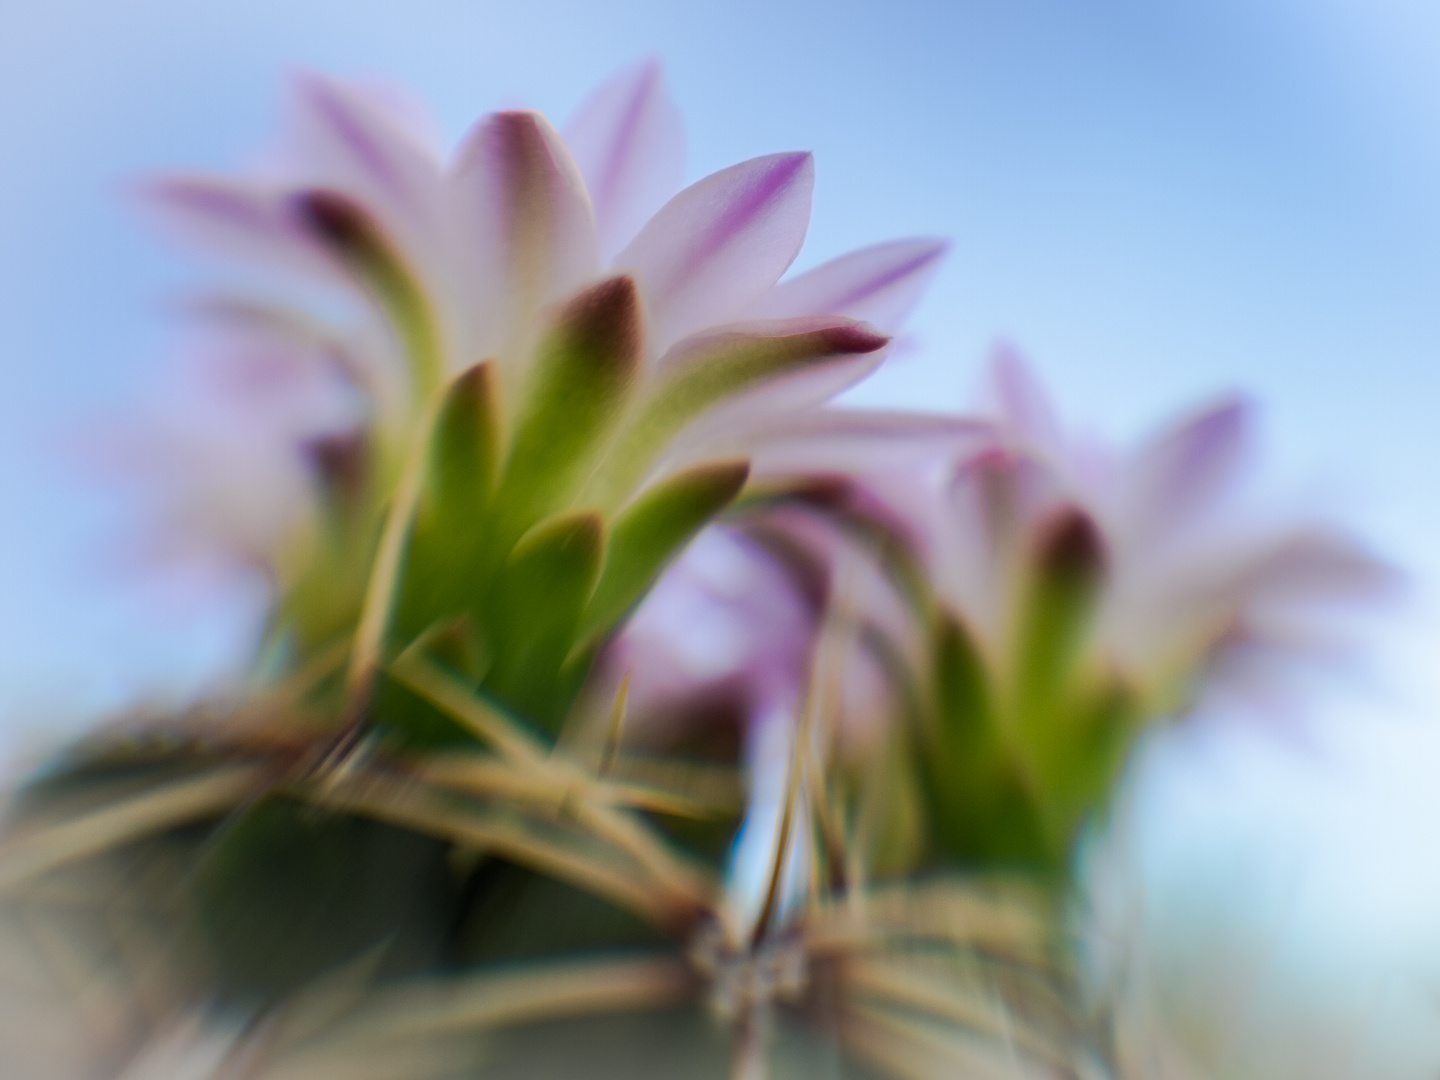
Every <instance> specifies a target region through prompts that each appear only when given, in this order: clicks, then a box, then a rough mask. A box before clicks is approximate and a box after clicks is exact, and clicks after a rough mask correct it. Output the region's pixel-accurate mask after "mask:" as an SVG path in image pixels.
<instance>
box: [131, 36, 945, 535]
mask: <svg viewBox="0 0 1440 1080" xmlns="http://www.w3.org/2000/svg"><path fill="white" fill-rule="evenodd" d="M682 155H683V148H682V145H681V139H680V129H679V120H678V116H677V114H676V110H675V107H674V105H673V103H672V102H671V101H670V99H669V97H668V95H667V94H666V92H665V89H664V85H663V80H662V77H661V73H660V70H659V67H658V65H656V64H654V63H646V64H642V65H639V66H637V67H635V68H632V69H630V70H628V71H625V72H623V73H621V74H620V75H619V76H617V77H616V78H614V79H612V80H611V81H610V82H608V83H606V84H605V85H603V86H602V87H601V88H600V89H599V90H598V91H596V93H595V94H594V95H592V97H591V98H590V99H589V100H588V101H587V102H586V103H584V104H583V105H582V106H581V107H580V109H579V110H578V111H577V113H576V116H575V118H574V120H573V121H572V123H571V125H570V127H569V128H568V129H567V133H566V137H565V138H563V139H562V137H561V135H560V134H559V133H558V132H557V131H556V130H555V129H554V128H553V127H552V126H551V125H550V123H549V122H548V121H547V120H546V119H545V118H544V117H543V116H541V115H540V114H539V113H534V112H525V111H511V112H501V113H494V114H491V115H489V116H487V117H485V118H483V119H482V120H481V121H480V122H479V123H478V124H477V125H476V126H475V127H474V128H473V129H472V131H471V132H470V133H469V134H468V135H467V136H466V137H465V138H464V139H463V140H462V142H461V144H460V146H459V147H458V149H457V150H456V152H455V153H454V154H453V155H452V156H451V158H450V159H449V161H448V162H447V161H445V160H443V159H442V157H441V155H440V153H439V152H438V151H437V149H436V147H435V146H434V145H433V143H432V142H431V141H429V140H428V139H427V138H426V137H425V136H424V134H423V131H422V128H421V126H420V125H417V124H416V123H414V122H413V121H411V120H409V119H407V118H406V117H405V116H402V115H401V110H400V109H399V108H398V107H397V106H396V104H395V101H394V100H393V99H392V98H391V97H386V96H382V95H380V94H379V93H377V92H376V91H374V90H373V89H367V88H364V87H361V86H359V85H353V84H344V83H340V82H336V81H333V80H329V79H325V78H322V77H319V76H309V77H306V78H304V79H302V80H300V81H299V83H298V84H297V86H296V93H295V96H294V102H293V107H292V115H291V123H290V131H289V135H288V137H287V139H286V140H285V141H284V142H283V144H282V145H281V146H280V147H279V148H278V150H276V151H275V152H274V153H273V154H272V155H271V156H270V158H269V159H268V162H267V164H266V166H265V167H264V168H263V169H261V170H259V171H257V172H256V173H255V174H254V175H253V176H250V177H247V178H241V179H233V178H219V177H198V176H191V177H173V178H170V179H167V180H163V181H160V182H158V183H155V184H153V185H152V186H151V188H150V200H151V202H152V204H153V205H155V206H156V207H158V208H159V209H160V210H161V211H162V213H163V215H164V216H165V218H166V219H168V220H169V221H171V222H172V223H174V224H176V225H178V226H180V227H181V228H182V230H183V231H184V232H185V233H186V234H187V235H189V236H190V237H191V238H193V239H195V240H198V241H199V242H201V244H202V245H204V246H206V247H208V248H210V249H212V250H214V251H216V252H218V253H222V254H224V255H227V256H229V257H231V258H238V259H240V260H242V261H245V262H249V263H254V264H259V265H261V266H263V267H266V268H270V269H274V268H277V267H278V268H283V269H284V270H286V271H288V272H289V273H291V274H292V275H294V276H297V277H299V278H300V279H302V280H305V281H309V282H312V283H318V284H319V285H320V286H321V287H322V290H328V292H329V294H331V297H332V300H333V297H334V296H335V295H338V296H339V298H340V299H341V301H343V302H344V303H343V304H342V307H344V306H346V305H348V306H349V308H350V315H351V316H354V315H356V314H358V315H359V317H360V318H361V321H362V322H363V323H368V324H369V326H370V328H371V329H370V332H369V334H368V337H369V338H370V339H372V340H376V341H379V342H380V343H381V345H380V347H379V348H374V347H371V348H367V349H364V350H360V351H357V353H356V354H355V355H354V356H353V357H352V358H351V365H352V368H353V370H354V372H355V375H356V378H357V380H358V381H359V382H360V388H361V390H362V391H363V392H364V394H365V395H366V397H367V398H368V399H369V400H370V401H371V402H372V406H371V407H372V409H373V412H374V416H375V423H376V426H377V428H378V429H379V430H380V431H381V432H382V433H384V432H387V431H388V432H398V431H403V430H406V429H407V426H408V424H409V423H410V420H409V418H411V417H413V415H414V414H415V411H416V410H417V409H418V408H419V407H420V406H421V405H423V404H424V403H425V401H426V400H428V398H429V396H430V395H431V393H432V392H433V390H434V389H435V387H437V386H438V385H439V383H440V382H441V381H442V380H443V379H444V378H446V377H447V375H448V374H450V373H453V372H458V371H460V370H462V369H464V368H466V367H468V366H469V365H471V364H473V363H474V362H476V361H477V360H481V359H485V358H494V359H495V361H496V364H497V368H498V373H499V377H500V378H499V381H500V384H501V391H502V397H503V399H504V402H505V405H506V409H505V411H506V413H507V420H508V421H513V419H514V416H515V414H516V411H517V410H518V409H520V408H522V407H523V404H522V403H523V400H524V397H525V395H526V394H527V392H529V390H530V389H531V384H532V381H533V354H534V348H535V345H536V342H537V341H538V340H539V338H540V335H541V334H542V333H543V332H544V331H545V329H546V326H547V325H548V323H549V321H550V319H551V318H552V317H553V313H554V312H555V310H556V309H557V306H558V305H560V304H562V303H563V302H565V301H567V300H568V299H569V298H571V297H572V296H574V295H575V294H576V293H577V292H579V291H580V290H582V289H584V288H586V287H587V286H590V285H592V284H594V283H596V282H597V281H599V280H601V279H603V278H604V277H605V276H606V275H607V274H613V273H624V274H627V275H629V276H631V277H632V278H633V279H634V281H635V282H636V283H637V285H638V288H639V294H640V302H641V306H642V309H643V312H644V322H645V348H644V351H645V360H644V364H643V370H642V372H641V373H640V379H641V382H642V383H643V388H642V389H641V390H640V391H639V392H638V393H636V394H635V395H632V396H633V397H634V398H635V399H636V400H637V401H638V400H645V399H654V398H656V397H658V396H662V395H665V394H670V395H672V396H673V397H676V398H677V399H678V398H679V397H682V396H683V393H682V394H676V386H677V384H680V383H682V382H684V381H685V377H686V376H688V375H690V374H693V373H696V372H699V371H702V370H705V369H710V370H714V371H717V372H720V371H722V369H723V370H726V371H728V374H725V375H722V376H721V378H723V379H728V380H729V382H728V383H727V384H726V385H725V386H724V387H723V389H724V390H725V391H726V393H725V394H722V395H716V394H714V393H713V392H710V393H711V397H712V398H716V399H717V400H706V401H705V402H704V405H705V406H706V407H705V408H699V409H694V410H692V411H691V413H687V414H683V415H680V414H677V416H676V418H675V421H674V424H673V427H674V428H675V430H673V431H665V432H661V433H660V434H661V435H663V436H664V437H663V438H660V439H659V442H660V443H662V444H664V443H668V442H669V440H670V438H671V437H672V436H674V435H677V434H678V435H681V436H682V439H681V440H680V442H681V444H683V445H686V446H689V447H690V450H689V451H687V452H688V453H689V455H690V456H691V457H693V456H695V452H694V446H695V443H696V439H697V437H700V436H702V435H703V433H704V432H706V431H710V430H713V429H714V427H715V424H717V423H719V424H720V427H721V428H722V429H723V426H724V425H723V422H721V421H722V420H723V415H722V416H720V417H709V418H707V417H706V416H704V415H702V414H704V413H706V412H707V410H708V411H711V412H714V411H716V410H713V409H710V406H713V405H717V404H718V403H719V402H718V397H724V396H734V395H737V394H738V398H737V399H736V401H735V402H733V403H732V404H731V405H730V407H729V409H730V411H733V410H735V409H743V410H745V411H746V412H749V413H752V414H763V413H768V414H774V413H775V412H776V411H777V410H781V409H793V408H796V407H799V406H804V405H809V404H813V403H815V402H818V401H822V400H824V399H825V398H827V397H829V396H831V395H833V394H834V393H836V392H838V391H839V390H841V389H843V388H844V387H845V386H847V385H849V384H850V383H853V382H854V381H855V380H856V379H858V378H861V377H862V376H864V375H865V374H866V373H867V372H869V371H870V370H872V369H873V368H874V366H875V365H876V364H877V363H878V362H879V360H880V357H881V353H880V351H879V347H880V346H881V345H883V343H884V341H885V339H884V338H883V337H881V336H880V334H879V333H877V331H881V332H883V331H887V330H888V329H889V328H890V327H892V326H893V325H894V323H895V322H896V321H897V320H898V319H899V318H900V317H901V316H902V315H903V314H904V312H905V310H906V309H908V307H909V306H910V305H911V304H912V303H913V302H914V300H915V298H916V297H917V296H918V293H919V290H920V289H921V287H922V286H923V284H924V282H925V280H926V279H927V277H928V276H929V273H930V272H931V270H932V269H933V267H934V265H935V263H936V261H937V259H938V257H939V255H940V253H941V251H942V249H943V245H941V244H939V243H937V242H935V241H931V240H906V241H898V242H894V243H890V244H882V245H878V246H876V247H873V248H869V249H866V250H864V251H860V252H855V253H853V254H851V255H848V256H843V257H842V258H840V259H836V260H834V261H832V262H830V263H827V264H826V265H824V266H822V267H820V268H818V269H816V270H813V271H811V272H809V273H807V274H802V275H799V276H797V277H795V278H793V279H791V280H788V281H785V282H780V278H781V276H782V275H783V274H784V273H785V271H786V270H787V268H788V267H789V266H790V263H791V262H792V260H793V259H794V258H795V256H796V254H797V253H798V252H799V250H800V246H801V244H802V242H803V240H804V236H805V231H806V227H807V224H808V219H809V213H810V199H811V188H812V186H813V180H814V175H813V174H814V168H813V163H812V161H811V158H810V155H809V154H805V153H782V154H771V155H767V156H764V157H759V158H754V159H752V160H750V161H746V162H743V163H741V164H739V165H735V166H732V167H730V168H728V169H723V170H721V171H720V172H717V173H715V174H712V175H711V176H708V177H705V178H704V179H702V180H700V181H698V182H697V183H695V184H693V185H691V186H690V187H688V188H685V189H684V190H681V191H678V193H677V192H676V190H675V189H676V188H677V187H678V186H679V178H680V175H681V171H682ZM777 283H778V284H777ZM355 301H358V302H359V303H358V306H357V305H356V304H355ZM316 310H322V311H323V310H327V309H326V308H325V307H324V305H323V304H322V305H318V306H317V307H316ZM328 310H329V311H330V312H331V313H332V315H333V313H334V305H333V303H332V304H331V306H330V308H329V309H328ZM860 319H864V320H867V322H865V323H861V322H859V321H857V320H860ZM349 336H351V337H354V336H356V335H355V334H354V333H353V332H352V333H351V334H350V335H349ZM361 336H366V335H361ZM757 345H759V346H768V352H767V351H766V349H765V348H761V349H759V350H758V351H755V356H756V358H757V359H756V361H755V363H754V364H752V365H751V366H752V367H753V368H754V370H753V371H752V370H743V371H742V370H738V369H739V368H743V367H744V361H743V357H742V356H741V354H743V353H745V351H746V350H747V349H750V350H752V351H754V347H755V346H757ZM727 357H728V358H730V359H731V360H732V361H735V362H733V363H730V367H729V368H728V369H726V360H725V358H727ZM737 357H738V358H740V359H739V360H736V358H737ZM703 381H704V378H703V377H701V378H699V379H691V380H690V383H691V384H692V385H691V386H690V387H689V389H688V391H685V392H688V393H691V394H692V395H693V394H695V393H701V394H704V393H707V392H709V391H705V390H704V389H703V388H702V387H700V386H699V385H698V384H699V383H703ZM726 411H727V410H726V408H725V407H724V406H722V407H721V408H720V409H719V410H718V412H719V413H720V414H724V413H726ZM681 413H684V410H681ZM662 450H663V447H660V448H651V449H650V450H649V451H647V453H645V454H640V455H638V456H636V455H633V454H632V455H630V456H631V457H633V458H634V460H628V459H626V455H625V454H624V453H622V452H620V451H619V450H616V451H615V452H614V454H612V457H613V458H615V459H616V460H613V461H612V462H611V465H610V467H609V468H602V469H599V470H598V471H597V472H596V473H595V474H594V475H593V476H592V478H591V482H590V483H589V484H588V485H587V487H586V490H585V493H584V498H586V499H588V500H590V501H593V502H596V503H598V504H601V505H603V506H606V507H608V508H611V509H613V507H614V505H615V504H616V503H617V502H618V501H623V500H624V499H626V498H628V497H629V495H630V494H631V492H632V491H633V490H634V486H635V484H636V483H638V482H639V481H641V480H642V479H643V478H644V477H645V476H647V475H650V474H651V473H652V472H653V471H654V470H655V469H656V468H657V467H659V466H661V465H663V464H664V461H663V460H662V458H663V456H664V455H663V453H662ZM657 455H658V456H657ZM672 456H673V455H672ZM699 456H700V457H705V456H709V455H708V454H706V453H705V452H703V450H702V452H700V453H699Z"/></svg>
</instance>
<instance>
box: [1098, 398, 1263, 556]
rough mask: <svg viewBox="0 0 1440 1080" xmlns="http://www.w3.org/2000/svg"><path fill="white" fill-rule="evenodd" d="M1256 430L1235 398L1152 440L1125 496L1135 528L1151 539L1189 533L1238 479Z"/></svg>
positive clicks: (1135, 467)
mask: <svg viewBox="0 0 1440 1080" xmlns="http://www.w3.org/2000/svg"><path fill="white" fill-rule="evenodd" d="M1252 426H1253V413H1252V410H1251V408H1250V406H1249V404H1248V403H1247V402H1245V401H1243V400H1241V399H1239V398H1233V397H1232V398H1227V399H1225V400H1223V401H1219V402H1216V403H1215V404H1213V405H1211V406H1210V407H1208V408H1206V409H1204V410H1202V411H1201V412H1199V413H1198V414H1196V415H1195V416H1192V417H1191V418H1189V419H1188V420H1185V421H1183V422H1181V423H1180V424H1177V425H1175V426H1173V427H1171V428H1169V429H1167V430H1165V431H1163V432H1161V433H1160V434H1159V435H1157V436H1155V437H1154V438H1152V439H1150V440H1148V441H1147V442H1146V443H1145V445H1143V446H1142V447H1141V448H1140V449H1139V450H1138V451H1137V452H1136V454H1135V456H1134V458H1133V464H1132V466H1131V468H1132V470H1133V472H1132V479H1131V480H1130V483H1129V484H1127V490H1126V492H1125V497H1126V498H1125V507H1124V510H1125V511H1126V512H1128V514H1129V517H1130V520H1129V524H1130V528H1131V529H1132V530H1138V532H1139V534H1141V535H1143V537H1144V538H1146V539H1155V538H1158V536H1160V535H1161V534H1169V533H1172V532H1173V531H1175V530H1176V529H1179V528H1183V527H1184V525H1185V524H1186V523H1187V522H1189V521H1190V520H1191V519H1192V517H1193V515H1195V514H1197V513H1200V512H1202V511H1203V510H1204V509H1205V507H1206V506H1207V505H1208V504H1210V503H1212V502H1213V500H1214V498H1215V497H1216V496H1217V495H1219V494H1220V493H1221V492H1222V491H1223V490H1224V489H1225V488H1226V487H1227V486H1228V485H1229V484H1231V483H1232V482H1233V481H1234V480H1235V479H1236V478H1237V474H1238V473H1239V471H1240V469H1241V467H1242V466H1243V465H1244V464H1245V461H1246V459H1247V454H1246V451H1247V450H1248V449H1249V448H1250V441H1251V436H1252V431H1251V428H1252Z"/></svg>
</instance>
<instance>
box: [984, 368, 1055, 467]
mask: <svg viewBox="0 0 1440 1080" xmlns="http://www.w3.org/2000/svg"><path fill="white" fill-rule="evenodd" d="M989 382H990V386H989V395H990V397H991V398H992V400H993V405H994V407H995V408H996V410H997V411H998V413H999V417H998V418H999V419H1000V420H1002V421H1003V422H1004V423H1005V424H1006V425H1007V426H1008V427H1009V428H1010V430H1011V432H1012V434H1013V435H1014V436H1015V437H1017V438H1019V439H1020V440H1021V441H1022V442H1025V443H1028V444H1029V445H1030V446H1032V447H1034V448H1036V449H1040V450H1044V451H1046V452H1049V453H1052V454H1063V453H1064V451H1065V445H1064V436H1063V434H1062V431H1061V427H1060V419H1059V417H1058V416H1057V415H1056V413H1055V407H1054V406H1053V405H1052V404H1051V403H1050V396H1049V395H1048V394H1047V393H1046V392H1045V388H1044V387H1043V386H1041V385H1040V380H1039V379H1038V378H1037V377H1036V375H1035V373H1034V372H1033V371H1032V370H1031V369H1030V365H1029V364H1027V363H1026V362H1025V360H1024V359H1023V358H1022V357H1021V355H1020V354H1019V353H1018V352H1017V351H1016V350H1015V349H1013V348H1011V347H1010V346H1008V345H1001V346H999V347H998V348H997V349H996V350H995V353H994V355H993V356H992V357H991V360H990V375H989Z"/></svg>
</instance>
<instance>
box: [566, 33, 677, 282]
mask: <svg viewBox="0 0 1440 1080" xmlns="http://www.w3.org/2000/svg"><path fill="white" fill-rule="evenodd" d="M565 144H566V145H567V146H568V147H570V152H571V153H572V154H574V155H575V161H576V163H577V164H578V165H579V166H580V171H581V172H582V173H583V174H584V176H585V184H586V186H587V187H588V188H589V190H590V199H591V201H592V202H593V203H594V204H595V222H596V226H597V228H598V230H599V236H600V257H601V258H602V259H603V260H605V261H607V262H608V261H609V260H610V259H612V258H614V257H615V253H616V252H618V251H619V250H620V249H621V248H623V247H624V246H625V245H626V244H627V243H629V242H630V241H631V240H632V239H634V237H635V234H636V233H637V232H639V231H640V226H642V225H644V224H645V222H646V221H647V220H648V219H649V218H650V216H651V215H652V214H654V213H655V211H657V210H659V209H660V207H661V206H662V205H664V203H665V200H666V199H668V198H670V196H672V195H674V194H675V192H676V191H678V190H679V189H680V183H681V181H682V180H683V179H684V176H685V133H684V129H683V127H682V126H681V122H680V111H679V110H678V109H677V108H676V107H675V102H674V101H672V100H671V98H670V95H669V94H668V93H667V92H666V88H665V77H664V74H663V72H662V71H661V66H660V62H659V60H656V59H650V60H646V61H643V62H642V63H639V64H636V65H635V66H633V67H630V68H627V69H626V70H624V71H622V72H620V73H619V74H618V75H616V76H614V77H613V78H611V79H609V80H608V81H606V82H604V83H602V84H601V85H600V86H599V87H598V88H597V89H596V90H595V92H594V93H592V94H591V95H590V96H589V97H588V98H587V99H586V100H585V101H584V102H583V103H582V104H581V105H580V107H579V108H578V109H576V110H575V115H574V116H573V117H571V119H570V123H569V124H567V125H566V127H565Z"/></svg>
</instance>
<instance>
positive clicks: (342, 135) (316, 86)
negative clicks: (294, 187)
mask: <svg viewBox="0 0 1440 1080" xmlns="http://www.w3.org/2000/svg"><path fill="white" fill-rule="evenodd" d="M371 98H372V95H370V94H367V93H365V92H364V91H362V90H360V89H359V88H358V87H351V86H346V85H344V84H342V83H339V82H335V81H333V80H330V79H325V78H322V77H320V76H318V75H307V76H304V77H302V78H301V79H300V80H298V82H297V85H296V104H295V114H294V116H293V118H292V125H293V128H294V130H293V132H292V136H291V141H290V144H289V151H290V155H291V160H290V161H288V162H283V163H282V165H283V166H285V168H286V171H287V172H289V173H292V174H293V176H294V179H295V180H297V181H298V182H299V184H302V185H305V186H310V187H333V188H335V189H337V190H339V191H342V192H345V193H346V194H348V195H351V196H353V197H354V198H355V199H357V200H358V201H360V202H362V203H364V204H365V205H366V207H367V209H369V211H370V212H371V213H372V214H374V215H375V216H376V217H377V218H378V219H379V220H380V221H381V223H382V224H384V225H385V226H386V227H387V228H388V229H390V230H391V231H393V232H395V233H396V234H397V235H398V236H399V237H400V239H401V240H402V241H403V242H405V243H406V244H407V246H409V245H413V244H414V243H416V242H417V241H426V240H431V239H433V233H434V230H435V228H436V227H437V225H438V219H437V217H436V213H437V211H438V210H439V198H440V191H441V186H440V184H441V180H440V166H439V163H438V162H437V161H436V159H435V157H434V155H433V153H432V152H431V151H430V150H429V148H427V146H426V145H425V140H424V138H423V136H420V135H417V134H415V133H413V132H411V131H410V130H409V129H408V128H406V127H404V126H402V125H401V123H400V122H399V121H398V119H397V118H396V114H395V109H394V108H393V107H391V106H389V105H381V104H379V103H377V102H376V101H374V100H372V99H371Z"/></svg>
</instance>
